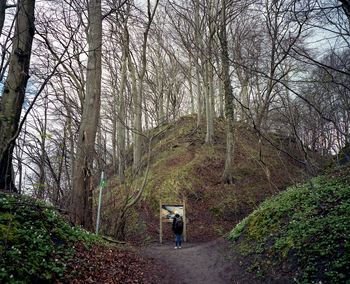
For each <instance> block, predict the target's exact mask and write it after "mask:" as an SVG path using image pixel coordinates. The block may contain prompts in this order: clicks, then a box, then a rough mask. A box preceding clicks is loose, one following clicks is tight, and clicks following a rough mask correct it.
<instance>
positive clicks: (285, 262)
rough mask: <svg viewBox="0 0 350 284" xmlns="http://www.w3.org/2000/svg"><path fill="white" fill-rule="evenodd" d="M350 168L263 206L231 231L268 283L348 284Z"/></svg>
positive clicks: (244, 256) (238, 248) (251, 265)
mask: <svg viewBox="0 0 350 284" xmlns="http://www.w3.org/2000/svg"><path fill="white" fill-rule="evenodd" d="M349 216H350V166H347V167H343V168H339V169H337V170H335V171H333V172H332V173H330V174H327V175H324V176H320V177H317V178H314V179H312V180H310V181H309V182H307V183H305V184H303V185H298V186H293V187H291V188H289V189H288V190H287V191H285V192H282V193H281V194H279V195H278V196H276V197H274V198H272V199H270V200H268V201H266V202H264V203H263V204H262V205H261V206H260V207H259V209H257V210H256V211H254V212H253V213H252V214H250V215H249V216H248V217H247V218H245V219H244V220H243V221H242V222H241V223H240V224H238V225H237V226H236V228H235V229H233V230H232V232H231V233H230V239H231V240H232V241H233V242H234V243H235V245H234V250H235V251H238V252H239V253H240V254H241V259H240V261H241V263H242V264H243V267H247V268H249V269H250V270H252V271H254V272H255V273H257V274H258V275H259V276H260V277H262V279H264V280H265V281H266V282H269V281H275V282H276V283H295V279H296V281H297V283H349V279H350V218H349Z"/></svg>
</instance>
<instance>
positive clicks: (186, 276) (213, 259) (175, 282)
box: [141, 239, 266, 284]
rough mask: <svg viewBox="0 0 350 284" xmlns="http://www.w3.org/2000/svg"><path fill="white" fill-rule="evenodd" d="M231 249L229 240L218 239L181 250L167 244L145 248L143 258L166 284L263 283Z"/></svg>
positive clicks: (194, 244)
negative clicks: (247, 269) (244, 265)
mask: <svg viewBox="0 0 350 284" xmlns="http://www.w3.org/2000/svg"><path fill="white" fill-rule="evenodd" d="M229 245H230V244H229V242H228V241H227V240H224V239H217V240H214V241H210V242H206V243H191V242H187V243H184V244H183V246H182V248H181V249H174V243H173V242H169V241H168V242H165V243H163V244H162V245H160V244H153V245H150V246H147V247H145V248H143V249H142V250H141V255H143V256H144V257H146V258H150V259H152V260H153V261H154V262H155V263H156V264H157V265H158V267H159V270H158V271H159V273H160V277H161V279H162V280H161V283H164V284H166V283H172V284H180V283H181V284H182V283H183V284H185V283H191V284H196V283H204V284H205V283H208V284H209V283H210V284H212V283H216V284H223V283H236V284H243V283H252V284H255V283H263V282H260V281H259V280H257V279H255V278H254V277H253V276H252V275H251V274H248V273H246V272H245V270H244V268H243V267H242V266H241V265H242V263H241V264H240V263H239V262H240V261H239V260H238V259H237V258H236V256H235V255H234V253H232V249H230V248H229ZM265 283H266V282H265Z"/></svg>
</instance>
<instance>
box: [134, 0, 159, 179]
mask: <svg viewBox="0 0 350 284" xmlns="http://www.w3.org/2000/svg"><path fill="white" fill-rule="evenodd" d="M158 4H159V0H156V1H155V3H154V8H153V10H152V9H151V1H150V0H148V1H147V16H148V22H147V26H146V29H145V31H144V33H143V42H142V52H141V71H140V74H139V78H138V79H139V88H138V90H137V92H136V94H135V96H134V130H135V131H134V161H133V170H134V172H135V173H137V172H138V170H139V168H140V166H141V155H142V149H141V146H142V102H143V88H144V78H145V75H146V70H147V41H148V34H149V31H150V29H151V24H152V22H153V19H154V15H155V13H156V10H157V7H158Z"/></svg>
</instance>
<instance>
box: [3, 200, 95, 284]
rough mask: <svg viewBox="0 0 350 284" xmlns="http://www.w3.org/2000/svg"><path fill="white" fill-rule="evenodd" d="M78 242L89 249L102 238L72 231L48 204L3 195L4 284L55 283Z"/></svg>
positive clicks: (85, 232)
mask: <svg viewBox="0 0 350 284" xmlns="http://www.w3.org/2000/svg"><path fill="white" fill-rule="evenodd" d="M78 241H83V243H84V244H85V245H86V246H89V245H92V244H94V243H98V242H99V238H98V237H97V236H95V235H94V234H90V233H88V232H87V231H85V230H83V229H80V228H76V227H71V226H70V225H69V224H68V223H67V222H66V221H65V220H64V219H63V218H62V217H61V216H60V215H59V214H58V213H57V211H56V210H54V208H52V207H50V206H48V205H47V204H44V203H42V202H38V201H33V200H32V199H30V198H28V197H25V196H19V195H9V194H4V193H0V267H1V268H0V283H52V281H53V279H56V278H61V277H62V276H63V274H64V272H65V270H66V265H65V263H66V261H67V260H68V259H70V258H71V257H72V256H73V255H74V252H75V251H74V244H75V243H77V242H78Z"/></svg>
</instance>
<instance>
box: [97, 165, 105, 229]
mask: <svg viewBox="0 0 350 284" xmlns="http://www.w3.org/2000/svg"><path fill="white" fill-rule="evenodd" d="M105 185H106V181H105V173H104V171H102V173H101V180H100V192H99V195H98V206H97V217H96V235H98V230H99V227H100V215H101V203H102V189H103V188H104V187H105Z"/></svg>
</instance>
